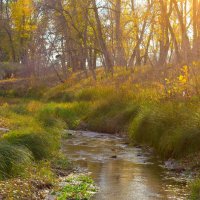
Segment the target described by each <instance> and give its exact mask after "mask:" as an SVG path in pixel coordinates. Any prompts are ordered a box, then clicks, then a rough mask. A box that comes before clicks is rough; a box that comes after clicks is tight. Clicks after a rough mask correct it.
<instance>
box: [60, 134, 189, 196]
mask: <svg viewBox="0 0 200 200" xmlns="http://www.w3.org/2000/svg"><path fill="white" fill-rule="evenodd" d="M70 132H71V134H72V137H70V138H69V139H67V140H65V141H64V142H63V151H64V153H65V154H66V155H67V156H68V158H69V159H71V160H72V161H73V162H74V163H75V164H76V166H79V168H80V169H81V170H86V171H88V172H91V176H92V178H93V179H94V180H95V182H96V184H97V186H99V188H100V190H99V192H98V193H97V194H96V195H95V196H94V198H93V199H94V200H157V199H158V200H160V199H163V200H165V199H174V200H181V199H187V193H188V192H187V189H186V181H185V180H184V179H181V178H180V177H179V176H178V175H175V174H173V173H172V172H170V171H167V170H166V169H164V168H163V167H161V161H159V159H156V158H153V156H152V155H150V154H149V153H148V152H144V150H142V149H141V148H139V147H138V148H136V147H129V146H128V144H126V140H125V139H124V138H121V137H118V136H114V135H109V134H101V133H94V132H86V131H70Z"/></svg>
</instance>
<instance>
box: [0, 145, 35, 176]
mask: <svg viewBox="0 0 200 200" xmlns="http://www.w3.org/2000/svg"><path fill="white" fill-rule="evenodd" d="M0 161H1V162H0V179H5V178H10V177H13V176H17V175H21V174H23V173H24V172H25V168H26V167H27V166H28V165H30V164H31V162H32V154H31V152H30V151H29V150H28V149H27V148H25V147H23V146H18V145H12V144H10V143H8V142H5V141H1V142H0Z"/></svg>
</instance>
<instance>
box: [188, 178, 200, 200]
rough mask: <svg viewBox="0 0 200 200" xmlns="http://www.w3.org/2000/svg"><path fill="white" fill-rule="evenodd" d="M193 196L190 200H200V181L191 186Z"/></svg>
mask: <svg viewBox="0 0 200 200" xmlns="http://www.w3.org/2000/svg"><path fill="white" fill-rule="evenodd" d="M190 188H191V195H190V200H199V199H200V179H198V180H196V181H194V182H193V183H192V184H191V185H190Z"/></svg>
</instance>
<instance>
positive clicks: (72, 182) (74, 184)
mask: <svg viewBox="0 0 200 200" xmlns="http://www.w3.org/2000/svg"><path fill="white" fill-rule="evenodd" d="M64 184H65V186H64V187H63V188H62V189H61V190H60V191H58V197H57V199H58V200H66V199H76V200H82V199H85V200H89V199H91V198H92V196H94V194H95V193H96V192H97V188H96V186H95V184H94V181H93V180H92V179H91V178H90V177H89V176H87V175H82V174H80V175H71V176H69V177H67V178H66V179H65V183H64Z"/></svg>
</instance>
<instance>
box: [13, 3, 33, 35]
mask: <svg viewBox="0 0 200 200" xmlns="http://www.w3.org/2000/svg"><path fill="white" fill-rule="evenodd" d="M10 7H11V18H12V23H13V26H14V29H15V31H17V32H18V33H19V34H20V37H22V38H29V37H30V34H31V32H32V31H34V30H35V29H36V25H35V24H34V23H33V14H34V6H33V2H32V0H18V1H15V2H12V3H11V5H10Z"/></svg>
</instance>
